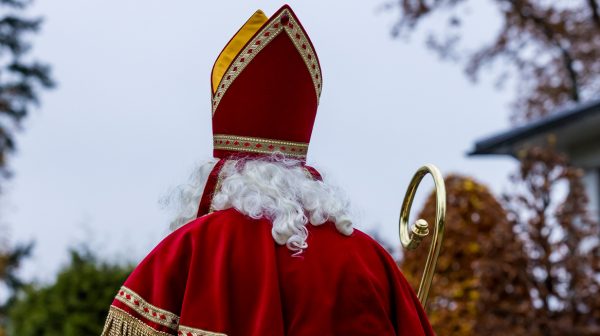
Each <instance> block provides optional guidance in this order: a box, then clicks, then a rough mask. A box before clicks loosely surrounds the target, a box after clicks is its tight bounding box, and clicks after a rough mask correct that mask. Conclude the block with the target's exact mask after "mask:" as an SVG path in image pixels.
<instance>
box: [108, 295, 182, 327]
mask: <svg viewBox="0 0 600 336" xmlns="http://www.w3.org/2000/svg"><path fill="white" fill-rule="evenodd" d="M116 299H117V300H119V301H121V302H123V303H124V304H126V305H127V306H129V307H130V308H131V309H133V310H135V311H136V312H137V313H138V314H140V315H141V316H143V317H144V318H146V319H148V320H149V321H152V322H154V323H158V324H160V325H163V326H165V327H167V328H171V329H173V330H177V326H178V325H179V316H177V315H175V314H173V313H171V312H169V311H166V310H164V309H160V308H158V307H156V306H154V305H152V304H150V303H148V302H146V301H145V300H144V299H142V297H141V296H139V295H138V294H137V293H135V292H134V291H132V290H131V289H129V288H127V287H125V286H123V287H121V289H120V290H119V292H118V293H117V296H116Z"/></svg>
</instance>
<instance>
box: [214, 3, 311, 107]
mask: <svg viewBox="0 0 600 336" xmlns="http://www.w3.org/2000/svg"><path fill="white" fill-rule="evenodd" d="M284 16H287V17H288V18H289V20H288V22H286V23H285V24H283V23H281V18H282V17H284ZM283 31H285V32H286V33H287V35H288V36H289V38H290V39H291V40H292V42H293V44H294V46H296V49H297V50H298V53H299V54H300V56H302V59H303V60H304V63H306V67H307V68H308V72H309V73H310V77H311V78H312V81H313V84H314V86H315V92H316V95H317V101H318V100H319V97H320V96H321V68H320V67H319V63H318V61H317V56H316V53H315V51H314V50H313V48H312V46H311V44H310V41H309V40H308V37H307V36H306V34H305V33H304V31H303V30H302V27H300V24H299V23H298V21H296V19H295V18H294V16H293V15H292V14H291V13H290V11H289V10H287V9H285V10H283V11H282V12H281V13H279V15H278V16H277V17H276V18H274V19H273V20H270V22H269V23H268V24H267V25H266V26H265V27H263V28H262V29H261V30H260V31H259V32H257V33H256V35H255V36H254V38H253V39H252V40H251V41H250V42H248V44H246V47H245V48H244V49H243V50H242V51H241V52H240V53H239V54H238V55H237V57H236V58H235V60H234V61H233V63H232V64H231V65H230V66H229V68H228V69H227V71H226V72H225V74H224V75H223V78H222V79H221V81H220V82H219V86H218V87H217V90H216V91H215V93H214V95H213V102H212V114H213V115H214V114H215V111H216V110H217V106H219V103H220V102H221V98H223V96H224V95H225V92H226V91H227V89H228V88H229V86H231V83H233V81H235V79H236V78H237V76H238V75H239V74H240V73H241V72H242V71H243V70H244V69H245V68H246V66H247V65H248V64H249V63H250V61H252V59H253V58H254V57H255V56H256V55H257V54H258V53H259V52H260V51H261V50H262V49H263V48H264V47H265V46H266V45H268V44H269V42H271V41H272V40H273V39H274V38H275V37H276V36H277V35H279V33H281V32H283Z"/></svg>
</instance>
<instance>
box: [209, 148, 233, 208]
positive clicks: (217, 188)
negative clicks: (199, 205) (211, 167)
mask: <svg viewBox="0 0 600 336" xmlns="http://www.w3.org/2000/svg"><path fill="white" fill-rule="evenodd" d="M221 160H225V159H221ZM236 163H237V160H226V161H225V163H223V167H221V171H219V176H217V183H216V184H215V190H214V191H213V194H212V197H211V200H210V208H209V209H208V213H209V214H210V213H213V212H215V211H217V210H216V209H215V204H214V200H215V195H216V194H218V193H219V192H220V191H221V186H222V185H223V179H224V178H225V166H227V165H235V164H236Z"/></svg>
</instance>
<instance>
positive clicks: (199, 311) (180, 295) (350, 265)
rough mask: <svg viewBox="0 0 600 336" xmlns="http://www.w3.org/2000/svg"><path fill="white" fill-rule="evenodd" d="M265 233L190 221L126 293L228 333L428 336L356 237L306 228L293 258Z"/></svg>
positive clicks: (227, 223) (373, 248)
mask: <svg viewBox="0 0 600 336" xmlns="http://www.w3.org/2000/svg"><path fill="white" fill-rule="evenodd" d="M271 227H272V225H271V223H270V222H269V221H268V220H266V219H260V220H255V219H251V218H249V217H247V216H244V215H242V214H240V213H239V212H237V211H236V210H234V209H229V210H224V211H217V212H215V213H212V214H210V215H207V216H204V217H201V218H198V219H196V220H194V221H192V222H191V223H189V224H187V225H185V226H183V227H182V228H180V229H178V230H177V231H175V232H173V233H172V234H171V235H169V236H168V237H167V238H165V239H164V240H163V241H162V242H161V243H160V244H159V245H158V246H157V247H156V248H155V249H154V250H153V251H152V252H151V253H150V254H149V255H148V256H147V257H146V258H145V259H144V260H143V261H142V262H141V264H140V265H139V266H138V267H137V268H136V269H135V270H134V271H133V273H132V274H131V276H130V277H129V278H128V280H127V281H126V282H125V287H127V288H129V289H131V290H133V291H134V292H135V293H137V294H139V296H140V297H142V298H143V299H144V300H146V301H147V302H148V303H150V304H152V305H154V306H156V307H158V308H161V309H164V310H167V311H169V312H172V313H174V314H176V315H178V316H180V317H181V320H180V326H186V327H192V328H198V329H202V330H205V331H210V332H220V333H224V334H226V335H229V336H266V335H272V336H283V335H287V336H308V335H311V336H313V335H345V336H352V335H355V336H359V335H369V336H371V335H380V336H386V335H411V336H421V335H434V333H433V331H432V329H431V327H430V325H429V323H428V321H427V317H426V315H425V313H424V311H423V309H422V308H421V306H420V304H419V301H418V299H417V298H416V296H415V294H414V292H413V290H412V289H411V288H410V286H409V285H408V283H407V282H406V280H405V279H404V277H403V276H402V274H401V273H400V271H399V270H398V268H397V266H396V264H395V263H394V261H393V260H392V258H391V257H390V256H389V254H388V253H387V252H386V251H385V250H384V249H383V248H382V247H381V246H380V245H379V244H378V243H376V242H375V241H374V240H372V239H371V238H370V237H368V236H367V235H365V234H364V233H362V232H360V231H358V230H355V231H354V233H353V234H352V235H351V236H343V235H341V234H340V233H338V232H337V230H336V229H335V226H334V225H333V224H332V223H326V224H324V225H321V226H312V225H309V237H308V245H309V246H308V248H307V249H306V250H305V251H304V252H303V253H302V254H301V255H300V256H293V253H292V252H291V251H290V250H288V249H287V248H286V247H285V246H279V245H277V244H276V243H275V242H274V241H273V238H272V237H271ZM113 305H115V306H117V307H119V308H121V309H123V310H125V311H126V312H128V313H129V314H131V315H133V316H134V317H136V318H138V319H140V320H141V321H142V322H144V323H146V324H148V325H150V326H153V327H155V328H156V329H158V330H162V331H168V332H169V333H170V334H173V335H177V331H176V330H168V328H166V327H160V326H158V325H157V324H156V323H152V322H150V321H149V320H148V319H145V318H144V317H143V316H142V315H141V314H138V313H137V312H136V311H135V310H134V309H132V308H130V307H129V306H127V305H125V304H123V303H122V302H121V301H119V300H115V301H114V303H113ZM180 334H183V333H180Z"/></svg>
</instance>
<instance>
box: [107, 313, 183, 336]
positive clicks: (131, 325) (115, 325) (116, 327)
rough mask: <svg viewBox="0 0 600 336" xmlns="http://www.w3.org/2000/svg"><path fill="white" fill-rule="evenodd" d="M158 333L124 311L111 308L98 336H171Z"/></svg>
mask: <svg viewBox="0 0 600 336" xmlns="http://www.w3.org/2000/svg"><path fill="white" fill-rule="evenodd" d="M171 335H172V334H170V333H169V334H168V333H165V332H162V331H158V330H156V329H154V328H152V327H150V326H149V325H147V324H145V323H144V322H142V321H141V320H140V319H137V318H135V317H133V316H131V315H130V314H128V313H127V312H126V311H124V310H122V309H119V308H117V307H115V306H111V307H110V309H109V311H108V317H107V318H106V323H105V324H104V329H103V330H102V334H101V335H100V336H171Z"/></svg>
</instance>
